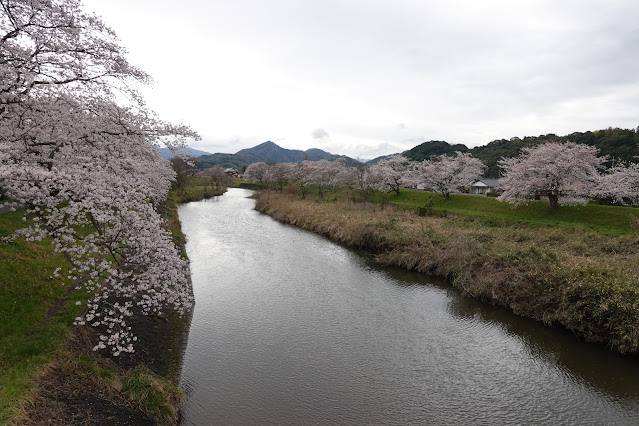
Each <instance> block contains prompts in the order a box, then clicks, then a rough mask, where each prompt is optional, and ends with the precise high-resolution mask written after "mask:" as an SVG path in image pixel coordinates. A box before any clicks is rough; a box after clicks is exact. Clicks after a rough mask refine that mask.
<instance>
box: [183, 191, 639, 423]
mask: <svg viewBox="0 0 639 426" xmlns="http://www.w3.org/2000/svg"><path fill="white" fill-rule="evenodd" d="M250 194H251V192H250V191H247V190H242V189H230V190H229V192H228V193H227V194H226V195H224V196H222V197H218V198H215V199H212V200H206V201H202V202H197V203H189V204H186V205H183V206H181V207H180V209H179V214H180V219H181V221H182V226H183V230H184V232H185V233H186V235H187V238H188V241H187V251H188V255H189V257H190V259H191V269H192V275H193V276H192V279H193V286H194V291H195V297H196V307H195V311H194V314H193V321H192V325H191V330H190V334H189V340H188V346H187V349H186V353H185V355H184V365H183V370H182V379H181V385H182V386H183V388H184V389H185V392H186V395H185V401H184V404H183V407H182V411H183V416H184V418H183V424H185V425H211V424H220V425H246V424H300V425H302V424H303V425H307V424H396V425H405V424H505V423H509V424H513V423H517V424H521V423H524V424H549V425H550V424H639V360H638V359H637V358H625V357H622V356H618V355H615V354H612V353H610V352H608V351H607V350H606V349H605V348H601V347H598V346H595V345H588V344H584V343H581V342H579V341H577V339H576V338H575V337H574V336H573V335H572V334H570V333H568V332H565V331H561V330H555V329H550V328H547V327H544V326H542V325H540V324H538V323H536V322H534V321H530V320H527V319H523V318H518V317H516V316H514V315H512V314H511V313H509V312H507V311H505V310H503V309H500V308H495V307H492V306H489V305H486V304H482V303H479V302H477V301H475V300H472V299H468V298H463V297H461V296H460V295H459V293H458V292H457V291H456V290H454V289H452V288H451V287H450V286H449V285H447V284H445V283H442V282H438V281H436V280H434V279H432V278H429V277H424V276H421V275H419V274H414V273H411V272H407V271H403V270H399V269H388V268H380V267H378V266H376V265H374V264H373V263H372V262H371V261H370V260H369V259H367V258H366V257H363V256H361V255H359V254H357V253H354V252H352V251H349V250H348V249H345V248H343V247H341V246H339V245H335V244H333V243H331V242H329V241H327V240H326V239H324V238H323V237H320V236H317V235H314V234H311V233H308V232H304V231H300V230H298V229H295V228H292V227H290V226H287V225H283V224H280V223H278V222H276V221H274V220H272V219H271V218H269V217H268V216H264V215H262V214H260V213H257V212H256V211H254V210H253V206H254V201H253V200H251V199H249V198H246V197H248V196H249V195H250Z"/></svg>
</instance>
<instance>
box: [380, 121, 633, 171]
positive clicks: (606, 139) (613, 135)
mask: <svg viewBox="0 0 639 426" xmlns="http://www.w3.org/2000/svg"><path fill="white" fill-rule="evenodd" d="M546 142H560V143H564V142H575V143H583V144H586V145H590V146H594V147H597V148H599V155H600V156H608V157H609V160H608V163H607V164H606V166H610V165H611V164H612V163H618V162H619V161H624V162H628V163H636V162H639V157H638V156H639V129H637V130H634V129H630V130H629V129H619V128H612V127H609V128H607V129H604V130H595V131H592V132H591V131H588V132H575V133H571V134H569V135H565V136H557V135H556V134H554V133H549V134H547V135H540V136H526V137H524V138H523V139H520V138H518V137H513V138H510V139H499V140H494V141H492V142H490V143H488V144H487V145H482V146H477V147H475V148H472V149H468V148H467V147H466V145H462V144H456V145H451V144H449V143H448V142H444V141H430V142H424V143H422V144H420V145H417V146H416V147H414V148H412V149H409V150H408V151H405V152H403V153H402V154H403V155H405V156H406V157H408V158H410V159H411V160H415V161H422V160H424V159H427V158H429V157H430V156H431V155H441V154H451V153H453V152H455V151H461V152H469V153H470V154H471V155H472V156H473V157H475V158H478V159H480V160H481V161H482V162H483V163H484V164H485V165H486V171H485V172H484V176H485V177H490V178H497V177H499V165H498V164H497V162H498V161H499V160H500V159H501V158H502V157H504V158H511V157H516V156H517V155H519V153H520V150H521V148H524V147H532V146H536V145H541V144H543V143H546ZM380 158H384V157H378V158H376V159H375V160H372V161H371V163H372V162H373V161H378V160H379V159H380Z"/></svg>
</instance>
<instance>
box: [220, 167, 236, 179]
mask: <svg viewBox="0 0 639 426" xmlns="http://www.w3.org/2000/svg"><path fill="white" fill-rule="evenodd" d="M224 173H225V174H226V175H227V176H231V177H240V172H238V171H237V170H235V169H232V168H230V167H229V168H228V169H224Z"/></svg>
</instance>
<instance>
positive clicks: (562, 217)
mask: <svg viewBox="0 0 639 426" xmlns="http://www.w3.org/2000/svg"><path fill="white" fill-rule="evenodd" d="M387 201H388V202H390V203H393V204H396V205H398V206H400V207H404V208H409V209H417V208H419V207H422V208H426V210H428V213H430V214H431V215H436V216H439V215H444V214H448V213H450V214H454V215H456V216H461V217H467V218H470V219H477V220H480V221H481V222H482V224H484V225H487V226H499V225H500V224H503V223H508V224H512V223H524V224H529V225H534V226H552V227H556V226H559V227H564V228H568V229H584V230H592V231H596V232H599V233H602V234H607V235H627V234H637V233H639V209H637V208H633V207H617V206H602V205H596V204H587V205H585V206H560V207H559V209H558V210H556V211H551V210H550V209H549V204H548V201H544V200H540V201H532V202H530V203H529V204H528V205H524V206H519V207H516V208H512V207H511V206H510V205H509V204H507V203H504V202H500V201H497V200H496V199H495V198H491V197H479V196H473V195H464V194H452V195H451V196H450V199H449V200H447V201H444V199H443V198H442V197H440V196H439V195H437V194H434V193H432V192H424V191H417V190H407V189H402V191H401V192H400V194H399V195H395V194H393V195H391V196H387Z"/></svg>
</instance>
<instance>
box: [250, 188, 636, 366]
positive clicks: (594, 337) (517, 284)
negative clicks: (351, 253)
mask: <svg viewBox="0 0 639 426" xmlns="http://www.w3.org/2000/svg"><path fill="white" fill-rule="evenodd" d="M256 209H257V210H259V211H261V212H263V213H265V214H268V215H270V216H272V217H274V218H275V219H277V220H279V221H282V222H286V223H290V224H293V225H296V226H299V227H301V228H304V229H307V230H310V231H313V232H316V233H320V234H322V235H325V236H327V237H329V238H331V239H333V240H335V241H338V242H340V243H344V244H347V245H349V246H352V247H355V248H359V249H363V250H366V251H368V252H370V253H372V254H373V255H374V256H375V258H376V260H377V261H379V262H381V263H383V264H389V265H397V266H401V267H405V268H407V269H414V270H417V271H419V272H423V273H427V274H434V275H440V276H444V277H447V278H449V279H450V280H451V281H452V283H453V285H454V286H456V287H458V288H460V289H461V290H462V291H463V293H464V294H466V295H469V296H473V297H477V298H480V299H482V300H486V301H489V302H491V303H494V304H497V305H502V306H505V307H508V308H510V309H512V310H513V311H514V312H515V313H517V314H519V315H523V316H527V317H531V318H535V319H537V320H540V321H543V322H544V323H546V324H549V325H557V326H562V327H565V328H567V329H569V330H572V331H573V332H575V334H577V335H578V336H580V337H581V338H583V339H584V340H586V341H589V342H596V343H601V344H605V345H608V346H609V347H610V348H612V349H613V350H615V351H619V352H621V353H626V354H636V353H637V351H638V350H639V315H637V312H639V274H638V272H637V270H636V265H637V262H638V261H639V238H637V235H634V234H632V235H616V236H614V235H605V234H602V233H598V232H594V231H588V230H582V229H579V228H570V229H568V228H564V227H556V226H555V227H553V226H543V225H535V226H531V225H527V224H522V223H496V224H495V223H492V224H491V222H490V221H485V220H480V219H477V218H470V217H457V216H455V215H454V214H452V213H449V214H447V216H446V217H428V216H418V215H417V214H416V213H414V212H412V211H405V210H404V211H402V210H401V209H397V208H394V207H392V206H386V207H385V208H383V206H380V205H379V204H370V203H354V202H348V201H335V202H317V201H303V200H300V199H299V197H298V196H296V195H295V194H276V193H273V192H262V193H260V194H259V197H258V202H257V205H256Z"/></svg>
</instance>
